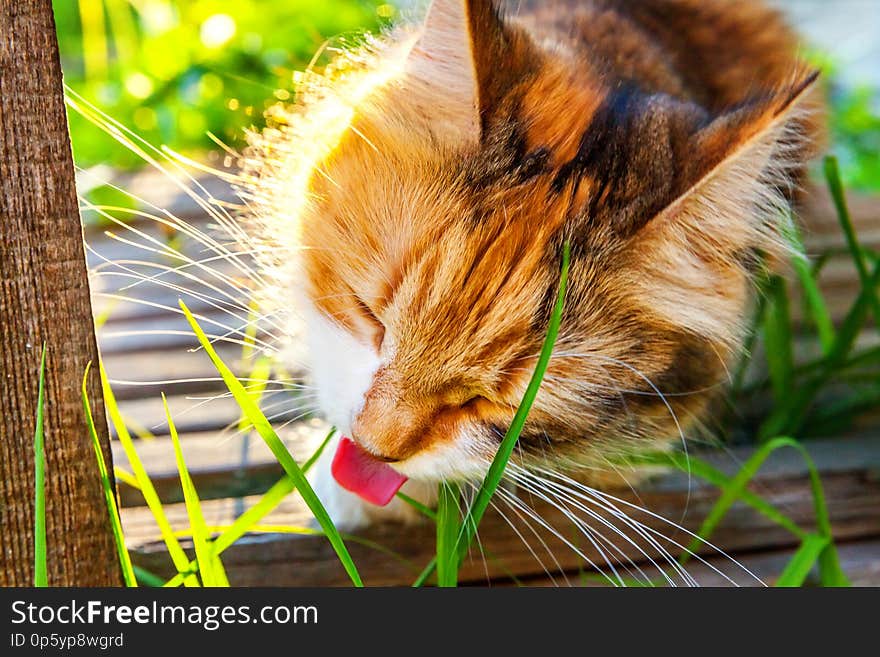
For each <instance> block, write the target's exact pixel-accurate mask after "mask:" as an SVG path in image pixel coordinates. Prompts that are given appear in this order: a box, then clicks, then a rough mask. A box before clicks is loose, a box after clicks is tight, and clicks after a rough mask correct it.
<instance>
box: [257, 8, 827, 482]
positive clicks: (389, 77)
mask: <svg viewBox="0 0 880 657" xmlns="http://www.w3.org/2000/svg"><path fill="white" fill-rule="evenodd" d="M365 52H369V53H370V54H369V55H365V54H364V53H365ZM346 57H347V59H342V60H338V61H337V62H336V63H335V64H334V66H333V71H332V72H331V73H328V75H327V76H326V77H325V78H324V80H325V82H324V83H323V86H321V85H316V87H315V89H316V90H315V89H313V90H312V91H311V92H310V93H309V94H304V96H306V98H305V100H304V102H303V104H302V105H301V106H300V107H299V108H297V109H296V110H294V111H292V112H289V113H287V114H285V115H284V116H283V117H282V118H281V119H280V122H281V123H282V124H283V125H280V126H279V127H277V128H276V129H275V130H274V132H273V131H269V132H267V133H264V135H263V136H262V137H261V138H260V139H259V142H258V143H257V148H258V149H259V150H260V151H261V156H260V158H259V160H258V165H255V168H254V169H253V170H255V171H256V172H255V173H254V177H255V179H258V180H263V181H265V180H271V181H272V185H271V187H268V186H267V185H266V184H265V183H263V184H262V185H261V184H260V183H259V182H258V183H257V184H256V185H255V188H254V189H255V191H254V192H253V194H252V196H253V198H254V199H256V200H257V201H260V199H262V201H261V202H262V206H261V207H262V211H263V213H264V214H265V215H267V216H268V217H269V218H264V219H263V220H262V222H261V224H262V232H263V234H264V237H265V239H266V241H267V243H268V246H269V249H268V250H269V251H270V252H273V253H274V255H275V257H274V260H273V261H272V264H271V267H274V268H275V269H276V270H277V271H282V270H287V268H288V267H289V271H290V272H293V273H290V274H289V275H287V277H280V276H279V277H278V279H279V280H284V281H286V283H284V284H282V285H280V286H279V288H278V289H277V290H276V291H275V292H274V295H275V296H276V301H278V302H279V303H281V304H282V305H284V304H288V303H290V302H291V300H292V299H293V298H294V297H300V301H301V305H302V312H303V314H304V315H305V317H306V320H307V324H308V334H309V340H310V357H311V360H312V376H313V379H314V383H315V385H316V386H317V388H318V398H319V404H320V406H321V409H322V411H323V412H324V413H325V414H326V415H327V417H328V419H329V420H330V421H331V422H332V423H334V424H336V426H337V427H339V428H340V429H341V430H342V431H343V432H345V433H346V434H347V435H350V436H352V437H353V438H354V440H356V441H357V442H358V443H359V444H360V445H361V446H362V447H363V448H364V449H365V450H367V451H368V452H370V453H372V454H373V455H375V456H376V457H377V458H379V459H382V460H385V461H388V462H390V463H392V465H393V467H395V468H396V469H398V470H399V471H400V472H402V473H404V474H406V475H408V476H411V477H417V478H423V479H440V478H456V477H467V476H472V475H475V474H478V473H480V472H482V471H484V470H485V467H486V465H487V464H488V462H489V461H490V460H491V458H492V455H493V454H494V452H495V450H496V449H497V446H498V443H499V441H500V439H501V437H502V436H503V435H504V432H505V431H506V429H507V428H508V426H509V424H510V422H511V420H512V418H513V415H514V412H515V410H516V407H517V405H518V403H519V401H520V399H521V397H522V395H523V392H524V390H525V388H526V385H527V383H528V380H529V378H530V376H531V373H532V371H533V368H534V366H535V363H536V360H537V356H538V353H539V351H540V347H541V343H542V341H543V339H544V336H545V332H546V327H547V323H548V320H549V317H550V314H551V309H552V306H553V303H554V301H555V295H556V290H557V286H558V282H559V275H560V265H561V253H562V247H563V244H564V243H565V242H566V241H567V242H569V243H570V246H571V268H570V274H569V290H568V294H567V296H566V299H565V311H564V315H563V319H562V325H561V331H560V334H559V337H558V340H557V342H556V345H555V350H554V354H553V357H552V359H551V360H550V363H549V367H548V369H547V372H546V375H545V378H544V382H543V384H542V387H541V389H540V392H539V394H538V396H537V399H536V402H535V405H534V407H533V410H532V412H531V414H530V416H529V418H528V421H527V423H526V427H525V430H524V432H523V434H522V436H521V438H520V441H519V450H518V455H519V456H521V457H522V458H523V459H525V460H526V461H528V460H540V459H548V460H551V461H553V462H566V463H581V464H586V465H596V464H598V463H600V462H601V461H602V460H603V459H605V458H607V457H608V456H609V455H611V454H615V453H619V452H624V451H626V450H628V449H630V448H631V447H632V445H633V444H634V443H636V444H642V443H643V442H645V441H653V440H662V439H668V438H669V437H671V436H678V435H679V432H680V427H681V426H682V425H683V424H685V423H687V422H689V421H690V420H692V419H693V418H695V417H697V416H698V415H699V414H700V412H701V411H702V410H703V409H704V407H705V405H706V402H707V399H708V398H709V395H710V393H711V392H712V391H714V390H716V389H717V388H718V386H719V385H720V384H722V383H723V382H724V380H725V377H726V369H725V364H726V362H727V361H728V360H729V358H730V356H731V355H732V354H733V353H734V352H735V351H736V349H737V348H738V345H739V341H740V336H741V333H742V329H743V319H744V315H745V314H746V310H747V306H748V302H749V296H750V291H751V287H752V278H753V275H754V273H755V271H756V268H757V267H758V265H759V262H760V261H761V260H762V259H765V258H771V259H772V258H775V257H778V256H780V255H781V254H783V253H784V251H785V246H784V242H785V240H784V239H783V238H782V236H781V226H782V224H783V221H784V217H785V212H786V210H787V201H786V191H787V189H788V186H789V185H790V181H791V177H790V174H791V173H792V171H795V170H796V169H797V168H798V167H799V166H800V165H801V164H802V162H801V161H800V160H802V159H803V154H804V152H805V149H804V144H805V142H806V139H807V135H805V134H804V133H805V125H806V123H805V120H804V116H803V114H804V110H805V107H806V104H807V103H806V101H805V100H804V99H805V97H806V95H807V90H808V89H809V87H810V84H811V82H812V80H813V76H809V75H805V74H799V73H797V72H793V73H792V77H791V79H790V80H789V81H780V84H779V85H778V86H777V87H776V88H773V89H762V90H760V91H759V92H756V93H753V94H750V95H749V96H748V97H744V98H743V99H742V102H740V103H739V104H737V105H736V106H733V107H727V108H725V109H723V110H717V109H716V110H712V111H709V110H707V109H705V108H703V107H701V106H699V105H698V104H696V103H693V102H689V101H688V100H685V99H683V98H680V97H674V96H672V95H667V94H664V93H660V92H655V91H650V90H645V89H643V88H640V87H638V86H637V85H636V84H634V83H630V82H625V81H621V80H618V79H614V78H613V77H612V76H610V75H608V73H607V72H606V71H604V70H603V69H602V67H601V66H600V65H599V64H597V63H596V62H593V61H590V59H589V57H587V56H585V55H583V53H578V52H577V51H576V50H574V49H569V48H566V47H564V44H562V45H560V44H548V43H546V42H539V41H538V40H537V39H536V38H534V37H533V36H531V32H529V31H527V30H526V29H525V27H524V26H523V25H522V24H520V23H518V22H517V21H516V20H512V19H504V18H502V17H501V16H500V15H499V13H498V11H497V10H496V8H495V7H494V6H493V4H492V3H491V2H489V1H488V0H469V1H465V0H435V1H434V3H433V4H432V6H431V8H430V9H429V11H428V14H427V17H426V18H425V20H424V22H423V23H421V24H420V25H418V26H417V27H414V28H412V29H410V30H406V29H402V30H399V31H398V32H395V33H393V34H391V35H390V36H389V38H388V40H387V42H383V43H382V44H373V46H372V47H371V48H369V49H368V50H365V51H362V52H361V53H360V54H359V55H348V56H346ZM358 57H360V58H361V59H358ZM318 87H320V88H318ZM258 205H259V203H258ZM293 241H296V243H297V249H296V257H295V258H294V257H292V255H291V251H290V250H289V249H285V248H284V245H285V244H287V243H291V242H293ZM273 249H274V251H273ZM293 263H295V264H293Z"/></svg>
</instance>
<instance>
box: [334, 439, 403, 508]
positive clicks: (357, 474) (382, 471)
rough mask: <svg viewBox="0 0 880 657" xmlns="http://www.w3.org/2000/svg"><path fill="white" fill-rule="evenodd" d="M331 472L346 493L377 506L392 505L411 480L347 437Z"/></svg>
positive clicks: (337, 450)
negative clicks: (349, 492)
mask: <svg viewBox="0 0 880 657" xmlns="http://www.w3.org/2000/svg"><path fill="white" fill-rule="evenodd" d="M330 471H331V472H332V473H333V478H334V479H336V482H337V483H338V484H339V485H340V486H342V487H343V488H344V489H346V490H348V491H351V492H352V493H355V494H356V495H358V496H360V497H361V498H362V499H364V500H366V501H367V502H370V503H372V504H375V505H377V506H385V505H386V504H388V503H389V502H390V501H391V500H392V499H393V498H394V495H395V494H396V493H397V491H399V490H400V487H401V486H403V484H404V482H406V480H407V477H406V476H405V475H402V474H400V473H399V472H397V470H395V469H394V468H392V467H391V466H390V465H388V464H387V463H383V462H382V461H379V460H378V459H376V458H374V457H373V456H372V455H371V454H369V453H368V452H366V451H365V450H364V449H362V448H361V447H360V446H358V444H357V443H355V442H354V441H353V440H351V439H350V438H347V437H346V436H343V437H342V440H340V441H339V447H337V448H336V454H335V455H334V456H333V463H332V464H331V466H330Z"/></svg>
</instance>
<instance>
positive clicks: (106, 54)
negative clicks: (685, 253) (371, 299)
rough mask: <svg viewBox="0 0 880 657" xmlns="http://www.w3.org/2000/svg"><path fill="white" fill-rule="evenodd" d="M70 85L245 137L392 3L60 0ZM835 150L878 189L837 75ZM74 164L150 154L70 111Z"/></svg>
mask: <svg viewBox="0 0 880 657" xmlns="http://www.w3.org/2000/svg"><path fill="white" fill-rule="evenodd" d="M53 5H54V8H55V17H56V21H57V24H58V41H59V44H60V47H61V57H62V66H63V68H64V72H65V79H66V82H67V84H68V85H70V87H71V88H72V89H73V90H74V91H76V92H78V93H79V94H81V95H82V96H83V97H85V98H86V99H88V100H89V101H91V102H92V103H94V104H95V105H97V106H98V107H99V108H100V109H101V110H103V111H104V112H106V113H107V114H109V115H110V116H111V117H113V118H114V119H116V120H118V121H120V122H121V123H123V124H124V125H126V126H128V127H130V128H131V129H133V130H134V131H136V132H137V133H138V134H139V135H141V136H142V137H143V138H144V139H146V140H147V141H148V142H150V143H152V144H156V145H158V144H167V145H169V146H171V147H173V148H174V149H176V150H179V151H183V152H192V151H197V150H203V149H210V148H213V147H214V144H213V143H212V142H211V140H210V138H209V137H208V133H209V132H210V133H212V134H214V135H216V136H217V137H218V138H220V139H221V140H222V141H224V142H225V143H228V144H230V145H232V146H236V145H240V142H241V139H242V129H243V128H246V127H248V126H250V125H259V124H260V123H261V122H262V115H263V111H264V109H265V108H266V107H267V106H268V105H270V104H271V103H273V102H275V101H276V100H287V99H288V98H289V90H290V89H291V87H292V77H293V72H294V71H296V70H302V69H303V68H305V67H306V66H307V65H308V63H309V62H310V61H311V59H312V57H313V56H314V54H315V53H316V52H317V51H318V50H319V49H320V48H321V46H322V45H323V44H324V43H325V41H326V40H327V39H332V38H334V37H339V36H342V37H343V38H345V37H346V36H347V35H348V36H349V37H350V38H354V37H355V35H357V34H360V33H363V31H364V30H376V29H377V28H379V27H380V26H381V25H382V23H383V22H386V21H388V20H391V19H393V18H394V16H395V9H394V6H393V0H392V3H391V4H388V3H387V2H386V1H385V0H281V1H275V2H270V1H268V0H235V1H232V0H53ZM811 59H813V60H814V63H816V64H817V65H819V66H820V67H821V68H822V69H823V72H824V73H825V75H824V78H825V79H826V80H830V82H829V84H828V88H829V97H830V99H831V107H832V112H831V117H830V127H831V137H832V151H833V152H834V154H835V155H836V156H837V157H838V159H839V160H840V165H841V174H842V178H843V181H844V184H846V185H847V186H848V187H852V188H856V189H869V190H880V155H878V153H880V93H878V92H877V90H876V89H875V90H871V89H859V90H852V89H845V88H842V87H840V86H839V85H837V84H835V82H834V80H835V76H834V65H833V62H832V61H831V60H830V59H829V58H828V57H827V56H825V55H823V54H821V53H812V55H811ZM70 124H71V132H72V133H73V145H74V152H75V155H76V160H77V163H78V164H79V165H80V166H83V167H88V166H91V165H94V164H100V163H106V164H111V165H113V166H116V167H124V168H130V167H137V166H139V165H141V164H142V163H143V162H142V160H141V159H140V158H139V157H138V156H137V155H136V154H134V153H132V152H130V151H129V150H127V149H125V148H123V147H121V146H119V145H118V144H116V143H115V142H114V141H113V138H112V137H110V136H109V135H107V134H105V133H104V132H102V131H101V130H99V129H98V128H95V127H94V126H92V125H90V124H89V123H88V121H87V120H86V119H84V118H83V117H82V116H80V115H79V114H77V113H75V112H72V113H71V115H70Z"/></svg>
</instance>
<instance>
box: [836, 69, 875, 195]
mask: <svg viewBox="0 0 880 657" xmlns="http://www.w3.org/2000/svg"><path fill="white" fill-rule="evenodd" d="M830 100H831V114H830V129H831V140H832V146H831V150H832V152H833V153H834V154H835V155H836V156H837V158H838V160H839V161H840V169H841V171H840V173H841V178H842V179H843V182H844V184H845V185H846V186H847V187H849V188H850V189H861V190H873V191H878V190H880V92H878V90H876V89H870V88H867V87H862V88H859V89H853V90H846V89H839V88H835V86H834V85H832V88H831V93H830Z"/></svg>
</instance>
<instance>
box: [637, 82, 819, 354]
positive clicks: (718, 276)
mask: <svg viewBox="0 0 880 657" xmlns="http://www.w3.org/2000/svg"><path fill="white" fill-rule="evenodd" d="M816 77H817V76H816V74H815V73H813V74H808V75H805V76H802V77H801V78H800V79H799V80H796V81H795V82H793V83H792V84H791V85H790V86H788V87H786V88H784V89H780V90H778V91H776V92H774V93H773V94H768V95H766V96H764V97H761V98H755V99H753V100H751V101H748V102H746V103H743V104H742V105H741V106H740V107H738V108H734V109H731V110H729V111H727V112H726V113H724V114H722V115H720V116H718V117H717V118H715V119H713V120H711V121H708V122H704V123H703V124H702V127H699V128H697V129H695V130H694V131H693V132H692V133H691V135H690V137H689V138H688V140H687V142H686V143H687V147H688V158H687V163H686V164H685V165H684V166H683V168H682V170H681V172H680V175H679V176H677V177H678V179H679V182H677V183H676V186H678V187H679V190H680V191H678V193H676V194H674V195H672V199H673V200H672V202H671V203H669V204H668V205H666V207H665V208H664V209H663V210H661V211H660V212H659V213H658V214H656V215H654V217H653V218H652V219H650V220H649V221H647V223H645V224H644V225H643V226H641V228H640V229H639V230H638V231H637V234H636V235H635V238H636V242H637V243H638V245H639V252H640V253H642V254H643V255H644V257H643V258H639V261H640V265H639V267H640V268H641V269H642V270H648V271H644V274H645V275H644V276H643V277H641V278H640V279H639V280H640V285H644V286H646V289H644V290H642V293H643V294H646V295H650V296H649V297H647V298H651V299H652V300H653V304H654V308H655V309H657V310H659V311H661V312H663V313H664V314H666V315H668V316H669V317H671V318H673V319H674V320H675V321H678V322H680V323H683V324H685V325H688V326H691V327H693V329H694V330H696V331H701V332H702V333H704V334H706V335H712V334H713V333H715V332H720V333H721V334H720V335H717V336H715V337H719V338H722V339H725V338H729V337H730V336H729V335H725V334H724V327H728V328H729V327H732V326H735V325H736V323H737V321H738V317H737V315H736V313H738V312H739V307H740V304H739V303H731V297H732V296H736V297H737V298H738V299H739V301H741V302H742V303H745V302H744V299H745V298H746V295H747V289H748V286H747V281H748V279H749V278H750V277H751V274H752V273H753V267H754V265H755V261H756V258H757V257H761V256H759V255H758V254H762V256H763V257H765V258H769V259H770V264H775V263H778V262H779V261H780V260H781V258H782V257H784V256H786V255H787V254H789V253H790V251H791V247H790V246H789V245H788V242H787V240H786V239H785V231H784V228H783V227H784V225H785V222H786V221H788V211H789V206H790V202H791V200H792V196H793V195H794V188H795V186H796V185H797V183H798V177H799V176H801V175H802V174H803V171H804V169H805V167H806V162H807V160H808V159H809V157H810V156H811V155H812V152H813V149H814V148H815V145H814V144H813V140H814V139H815V137H816V133H817V132H818V129H817V124H816V120H817V117H816V113H817V111H818V109H819V104H818V100H817V98H816V97H815V96H814V95H813V93H811V92H812V91H814V89H813V86H814V82H815V80H816ZM722 291H723V292H722ZM731 313H733V314H732V315H731ZM728 315H730V316H728Z"/></svg>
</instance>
